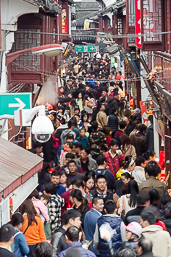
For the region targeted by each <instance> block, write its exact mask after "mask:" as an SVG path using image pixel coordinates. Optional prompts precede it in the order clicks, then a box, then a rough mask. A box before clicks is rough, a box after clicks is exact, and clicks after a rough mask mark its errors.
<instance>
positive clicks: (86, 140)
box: [77, 136, 88, 148]
mask: <svg viewBox="0 0 171 257" xmlns="http://www.w3.org/2000/svg"><path fill="white" fill-rule="evenodd" d="M77 141H79V142H81V144H82V146H83V148H85V147H87V146H88V137H87V136H85V137H84V138H83V139H82V138H81V137H77Z"/></svg>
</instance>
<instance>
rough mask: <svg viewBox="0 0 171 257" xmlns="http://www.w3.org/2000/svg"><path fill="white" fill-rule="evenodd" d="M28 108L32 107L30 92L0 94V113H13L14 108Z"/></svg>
mask: <svg viewBox="0 0 171 257" xmlns="http://www.w3.org/2000/svg"><path fill="white" fill-rule="evenodd" d="M30 108H32V94H31V93H16V94H15V93H7V94H0V115H4V114H8V115H14V111H15V110H18V109H30Z"/></svg>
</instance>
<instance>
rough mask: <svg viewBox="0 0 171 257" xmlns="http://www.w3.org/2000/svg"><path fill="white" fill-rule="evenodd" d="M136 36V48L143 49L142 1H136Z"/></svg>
mask: <svg viewBox="0 0 171 257" xmlns="http://www.w3.org/2000/svg"><path fill="white" fill-rule="evenodd" d="M135 34H136V35H140V36H137V37H136V47H137V48H141V0H135Z"/></svg>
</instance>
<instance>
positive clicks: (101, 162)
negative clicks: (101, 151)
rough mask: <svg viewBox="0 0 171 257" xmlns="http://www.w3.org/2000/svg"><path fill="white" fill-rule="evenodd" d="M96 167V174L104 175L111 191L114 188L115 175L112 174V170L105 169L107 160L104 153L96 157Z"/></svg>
mask: <svg viewBox="0 0 171 257" xmlns="http://www.w3.org/2000/svg"><path fill="white" fill-rule="evenodd" d="M96 162H97V165H98V168H97V169H96V170H95V171H94V172H95V174H96V176H98V175H103V176H105V178H106V180H107V183H108V186H109V188H110V189H111V190H112V191H113V190H114V189H115V183H116V180H115V177H114V176H113V174H112V172H111V171H110V170H108V169H107V160H106V157H105V156H104V155H99V156H98V157H97V159H96Z"/></svg>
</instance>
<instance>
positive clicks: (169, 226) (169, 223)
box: [163, 219, 171, 236]
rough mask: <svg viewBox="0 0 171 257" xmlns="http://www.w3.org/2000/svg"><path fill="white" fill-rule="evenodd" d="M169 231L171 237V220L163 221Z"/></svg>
mask: <svg viewBox="0 0 171 257" xmlns="http://www.w3.org/2000/svg"><path fill="white" fill-rule="evenodd" d="M163 222H164V224H165V226H166V229H167V231H168V232H169V234H170V236H171V219H167V220H163Z"/></svg>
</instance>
